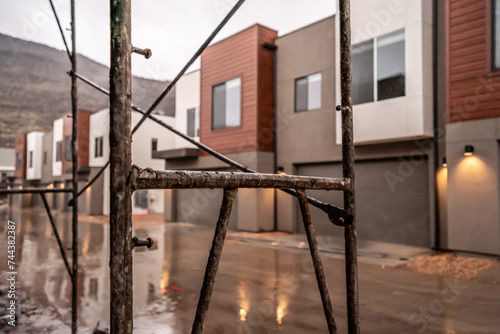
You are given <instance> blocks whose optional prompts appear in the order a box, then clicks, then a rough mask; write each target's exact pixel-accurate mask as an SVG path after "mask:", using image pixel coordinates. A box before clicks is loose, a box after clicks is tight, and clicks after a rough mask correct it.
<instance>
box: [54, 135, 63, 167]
mask: <svg viewBox="0 0 500 334" xmlns="http://www.w3.org/2000/svg"><path fill="white" fill-rule="evenodd" d="M55 158H56V162H59V161H62V140H60V141H57V142H56V156H55Z"/></svg>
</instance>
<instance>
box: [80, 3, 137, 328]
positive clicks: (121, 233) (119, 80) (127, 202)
mask: <svg viewBox="0 0 500 334" xmlns="http://www.w3.org/2000/svg"><path fill="white" fill-rule="evenodd" d="M110 10H111V14H110V18H111V20H110V22H111V63H110V70H109V81H110V99H109V102H110V112H109V117H110V123H109V125H110V126H109V128H110V130H109V144H110V147H111V148H112V149H111V150H110V152H109V161H110V207H111V209H110V215H109V225H110V243H111V246H110V247H111V249H110V263H109V265H110V283H111V285H110V287H111V300H110V309H111V310H110V311H111V313H110V322H111V326H110V329H111V333H114V334H115V333H132V330H133V290H132V284H133V277H132V250H133V242H132V191H131V187H130V183H129V173H130V169H131V167H132V158H131V142H132V136H131V130H130V124H131V116H132V101H131V98H132V75H131V72H132V68H131V49H132V45H131V0H111V1H110ZM73 77H74V78H75V79H76V77H75V76H73ZM76 202H77V201H75V202H74V203H73V204H75V203H76Z"/></svg>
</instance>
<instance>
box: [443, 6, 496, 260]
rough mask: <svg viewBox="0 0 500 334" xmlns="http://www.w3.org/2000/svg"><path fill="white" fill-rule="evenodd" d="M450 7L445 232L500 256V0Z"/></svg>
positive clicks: (456, 245)
mask: <svg viewBox="0 0 500 334" xmlns="http://www.w3.org/2000/svg"><path fill="white" fill-rule="evenodd" d="M442 6H443V7H445V8H444V9H445V13H446V16H445V17H446V24H445V31H446V39H447V43H446V50H445V60H444V64H446V66H445V80H443V81H444V83H443V85H445V87H446V94H443V95H444V98H445V99H446V100H445V101H444V103H441V105H440V108H441V109H440V112H441V113H443V114H444V115H446V127H445V135H444V134H443V136H442V138H443V139H445V140H446V154H445V155H443V158H445V159H446V160H445V161H444V162H446V164H447V169H446V170H445V171H443V174H444V177H443V178H444V179H445V181H446V182H443V188H444V189H445V190H446V195H447V198H446V202H445V204H446V206H445V208H446V210H447V218H448V219H447V224H446V226H445V227H446V230H445V231H444V232H445V233H443V235H444V237H446V239H447V240H446V242H447V246H448V248H450V249H455V250H464V251H473V252H481V253H489V254H496V255H500V211H499V210H500V145H499V140H500V108H499V101H500V71H499V69H500V1H498V0H450V1H446V4H442Z"/></svg>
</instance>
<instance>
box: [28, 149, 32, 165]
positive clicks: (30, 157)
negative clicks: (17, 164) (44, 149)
mask: <svg viewBox="0 0 500 334" xmlns="http://www.w3.org/2000/svg"><path fill="white" fill-rule="evenodd" d="M28 167H29V168H31V167H33V151H29V152H28Z"/></svg>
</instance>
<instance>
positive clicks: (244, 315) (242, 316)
mask: <svg viewBox="0 0 500 334" xmlns="http://www.w3.org/2000/svg"><path fill="white" fill-rule="evenodd" d="M240 320H241V321H247V311H245V310H244V309H242V308H241V309H240Z"/></svg>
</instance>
